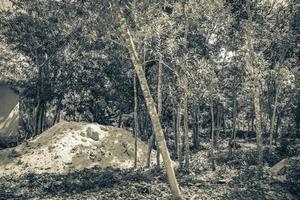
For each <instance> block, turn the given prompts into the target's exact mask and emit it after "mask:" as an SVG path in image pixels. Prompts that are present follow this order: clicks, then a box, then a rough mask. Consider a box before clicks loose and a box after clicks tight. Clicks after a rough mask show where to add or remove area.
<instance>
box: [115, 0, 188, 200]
mask: <svg viewBox="0 0 300 200" xmlns="http://www.w3.org/2000/svg"><path fill="white" fill-rule="evenodd" d="M113 3H114V4H115V7H116V8H118V6H117V3H118V1H113ZM117 15H118V18H119V21H120V25H121V30H122V38H123V39H124V40H125V44H126V47H127V49H128V51H129V55H130V58H131V61H132V63H133V66H134V68H135V71H136V74H137V77H138V78H139V82H140V85H141V88H142V92H143V95H144V98H145V101H146V105H147V108H148V111H149V114H150V118H151V121H152V125H153V130H154V134H155V136H156V137H155V138H156V141H157V144H158V146H159V148H160V150H161V154H162V157H163V162H164V167H165V168H166V172H167V176H168V180H169V184H170V188H171V191H172V194H173V196H174V199H180V200H181V199H183V196H182V194H181V192H180V190H179V187H178V183H177V180H176V176H175V172H174V169H173V167H172V164H171V159H170V155H169V151H168V148H167V144H166V141H165V138H164V134H163V131H162V127H161V124H160V121H159V116H158V114H157V111H156V108H155V104H154V100H153V98H152V95H151V93H150V89H149V86H148V83H147V79H146V76H145V72H144V70H143V67H142V65H141V62H140V60H139V57H138V53H137V51H136V47H135V44H134V41H133V38H132V36H131V32H130V30H129V28H128V26H127V24H126V20H125V18H124V16H123V12H122V10H121V9H120V8H119V9H118V10H117Z"/></svg>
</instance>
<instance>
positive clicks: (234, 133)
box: [229, 96, 237, 158]
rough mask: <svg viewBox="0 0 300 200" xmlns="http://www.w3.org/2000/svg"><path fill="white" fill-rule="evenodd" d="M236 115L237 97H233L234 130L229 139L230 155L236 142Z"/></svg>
mask: <svg viewBox="0 0 300 200" xmlns="http://www.w3.org/2000/svg"><path fill="white" fill-rule="evenodd" d="M236 115H237V105H236V97H235V96H234V97H233V109H232V132H231V137H230V139H229V157H230V158H232V156H233V148H234V143H235V135H236Z"/></svg>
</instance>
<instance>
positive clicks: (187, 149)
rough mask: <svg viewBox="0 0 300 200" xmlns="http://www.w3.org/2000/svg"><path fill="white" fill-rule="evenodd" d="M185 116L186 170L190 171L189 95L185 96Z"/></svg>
mask: <svg viewBox="0 0 300 200" xmlns="http://www.w3.org/2000/svg"><path fill="white" fill-rule="evenodd" d="M183 106H184V108H183V109H184V115H183V119H184V120H183V129H184V142H185V143H184V156H185V168H186V170H187V171H189V167H190V160H189V149H190V146H189V136H188V97H187V93H185V95H184V102H183Z"/></svg>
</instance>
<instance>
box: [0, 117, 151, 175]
mask: <svg viewBox="0 0 300 200" xmlns="http://www.w3.org/2000/svg"><path fill="white" fill-rule="evenodd" d="M146 152H147V145H146V144H145V143H143V142H142V141H140V140H138V165H139V166H145V162H146V160H145V158H146ZM152 155H155V153H153V154H152ZM152 159H153V160H155V158H154V157H153V158H152ZM133 163H134V137H133V136H132V133H130V132H128V131H126V130H124V129H120V128H116V127H112V126H102V125H98V124H90V123H77V122H61V123H59V124H56V125H55V126H54V127H52V128H51V129H49V130H47V131H45V132H44V133H42V134H41V135H39V136H38V137H36V138H35V139H34V140H31V141H28V142H27V143H24V144H22V145H20V146H17V147H15V148H11V149H5V150H1V151H0V174H3V175H8V174H24V173H28V172H34V173H43V172H48V173H67V172H70V171H73V170H80V169H84V168H92V167H94V166H99V167H101V168H106V167H113V168H121V169H125V168H131V167H133Z"/></svg>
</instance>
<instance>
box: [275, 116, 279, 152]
mask: <svg viewBox="0 0 300 200" xmlns="http://www.w3.org/2000/svg"><path fill="white" fill-rule="evenodd" d="M279 124H280V115H279V114H277V120H276V130H275V135H274V140H275V141H274V142H275V146H276V145H277V139H278V129H279Z"/></svg>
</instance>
